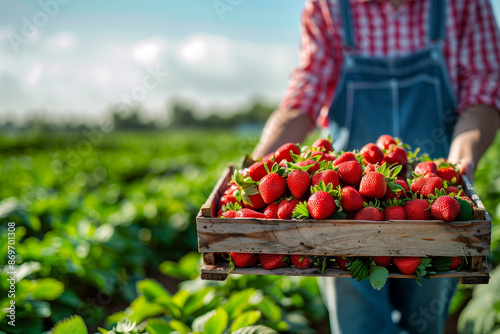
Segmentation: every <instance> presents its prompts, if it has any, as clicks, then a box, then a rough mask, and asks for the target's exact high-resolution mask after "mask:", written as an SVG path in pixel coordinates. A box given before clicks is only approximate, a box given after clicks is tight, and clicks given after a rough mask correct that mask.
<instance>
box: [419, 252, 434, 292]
mask: <svg viewBox="0 0 500 334" xmlns="http://www.w3.org/2000/svg"><path fill="white" fill-rule="evenodd" d="M431 268H432V259H431V258H428V257H422V258H420V264H419V265H418V267H417V270H416V271H415V280H416V281H417V284H418V285H420V286H422V284H420V279H421V278H422V277H423V278H430V277H429V276H430V275H433V274H434V273H433V272H432V271H431ZM428 271H429V272H428Z"/></svg>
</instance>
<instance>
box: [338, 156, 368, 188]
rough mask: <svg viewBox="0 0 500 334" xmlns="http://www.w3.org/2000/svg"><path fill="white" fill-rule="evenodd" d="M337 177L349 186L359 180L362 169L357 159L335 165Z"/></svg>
mask: <svg viewBox="0 0 500 334" xmlns="http://www.w3.org/2000/svg"><path fill="white" fill-rule="evenodd" d="M337 167H338V168H339V170H338V171H337V173H338V174H339V179H340V181H342V182H343V183H345V184H347V185H349V186H355V185H357V184H358V182H359V181H360V180H361V173H362V172H363V169H362V167H361V164H360V163H359V162H358V161H346V162H342V163H340V164H338V165H337Z"/></svg>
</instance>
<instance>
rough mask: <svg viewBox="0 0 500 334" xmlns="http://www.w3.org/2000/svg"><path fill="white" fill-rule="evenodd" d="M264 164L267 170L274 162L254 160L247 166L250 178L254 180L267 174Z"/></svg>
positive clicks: (258, 179)
mask: <svg viewBox="0 0 500 334" xmlns="http://www.w3.org/2000/svg"><path fill="white" fill-rule="evenodd" d="M265 165H267V168H268V169H269V170H271V169H272V167H273V165H274V162H273V161H266V162H264V161H260V162H256V163H254V164H253V165H251V166H250V167H249V168H248V176H250V177H251V178H252V180H254V181H260V180H261V179H262V178H263V177H264V176H266V175H267V170H266V167H265Z"/></svg>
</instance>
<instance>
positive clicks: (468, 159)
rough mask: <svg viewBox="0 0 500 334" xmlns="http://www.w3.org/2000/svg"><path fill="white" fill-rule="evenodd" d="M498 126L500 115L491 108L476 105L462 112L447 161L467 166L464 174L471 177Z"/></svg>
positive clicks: (493, 137)
mask: <svg viewBox="0 0 500 334" xmlns="http://www.w3.org/2000/svg"><path fill="white" fill-rule="evenodd" d="M499 125H500V114H499V112H498V110H496V109H495V108H493V107H490V106H486V105H477V106H473V107H470V108H469V109H467V110H464V111H463V113H462V114H461V115H460V117H459V119H458V121H457V124H456V126H455V130H454V133H453V141H452V144H451V148H450V154H449V156H448V160H449V161H451V162H453V163H458V162H462V163H464V162H465V163H466V164H469V166H468V167H467V166H465V168H466V170H465V172H466V173H467V174H469V176H473V172H474V169H475V166H476V165H477V163H478V161H479V159H480V158H481V156H482V155H483V154H484V152H485V151H486V150H487V149H488V147H489V146H490V145H491V143H492V142H493V140H494V139H495V135H496V132H497V130H498V127H499ZM468 168H471V169H472V170H467V169H468Z"/></svg>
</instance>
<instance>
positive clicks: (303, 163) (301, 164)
mask: <svg viewBox="0 0 500 334" xmlns="http://www.w3.org/2000/svg"><path fill="white" fill-rule="evenodd" d="M309 165H312V166H311V167H309V169H308V170H307V172H308V173H309V174H312V173H314V172H316V171H318V170H319V168H320V166H319V163H318V162H317V161H314V160H311V159H308V160H304V161H299V162H297V163H295V166H298V167H305V166H309Z"/></svg>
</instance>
